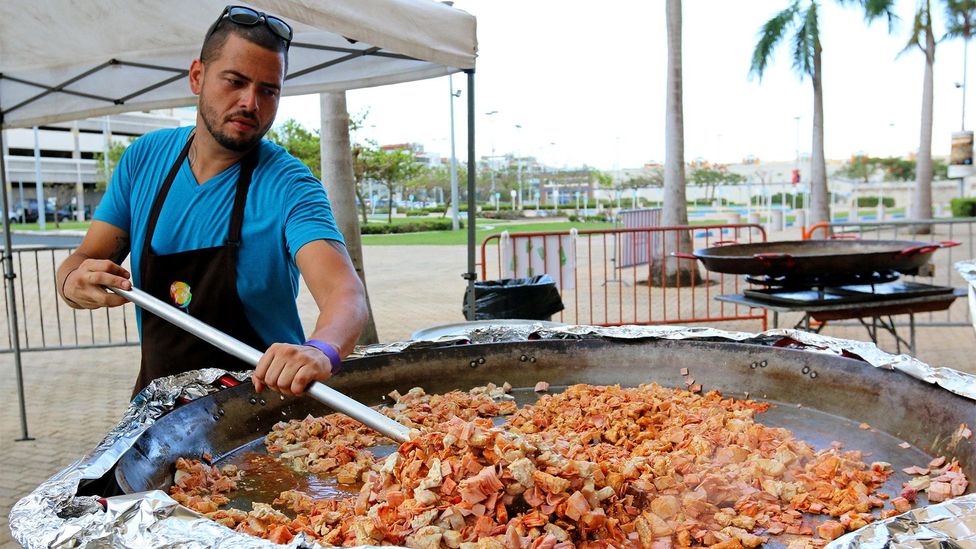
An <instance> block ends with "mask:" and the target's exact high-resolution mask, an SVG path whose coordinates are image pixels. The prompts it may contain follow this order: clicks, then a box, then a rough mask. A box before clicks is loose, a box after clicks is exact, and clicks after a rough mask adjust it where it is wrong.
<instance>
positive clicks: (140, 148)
mask: <svg viewBox="0 0 976 549" xmlns="http://www.w3.org/2000/svg"><path fill="white" fill-rule="evenodd" d="M191 131H193V128H192V127H183V128H176V129H166V130H159V131H155V132H152V133H149V134H146V135H144V136H143V137H141V138H139V139H138V140H136V141H135V142H134V143H132V144H131V145H130V146H129V147H128V148H127V149H126V151H125V153H124V154H123V155H122V158H121V159H120V160H119V164H118V166H117V167H116V169H115V173H114V174H113V175H112V182H111V184H110V185H109V186H108V190H107V191H106V193H105V197H104V198H103V199H102V202H101V204H99V206H98V209H97V210H96V211H95V219H97V220H99V221H104V222H106V223H110V224H112V225H114V226H116V227H118V228H120V229H122V230H124V231H127V232H128V233H129V241H130V244H131V258H132V277H133V283H134V284H135V286H136V287H137V288H141V287H142V285H141V280H140V278H141V276H140V272H139V269H140V267H141V265H140V263H141V255H142V245H143V242H144V241H145V237H146V229H147V225H148V223H149V212H150V210H151V209H152V203H153V200H155V198H156V194H157V193H158V192H159V189H160V187H162V185H163V181H164V180H165V179H166V175H167V174H168V173H169V170H170V167H171V166H172V165H173V162H175V161H176V157H177V155H179V152H180V150H182V148H183V146H184V145H185V144H186V140H187V138H188V137H189V135H190V132H191ZM239 173H240V163H239V162H238V163H235V164H234V165H232V166H230V167H229V168H227V169H226V170H224V171H223V172H221V173H220V174H218V175H216V176H214V177H213V178H212V179H211V180H209V181H207V182H205V183H203V184H202V185H201V184H198V183H197V180H196V178H195V177H194V175H193V172H192V171H191V169H190V164H189V162H188V161H186V160H184V161H183V164H182V165H181V166H180V170H179V172H178V173H177V175H176V178H175V179H174V180H173V185H172V186H171V187H170V190H169V193H168V194H167V196H166V202H165V203H164V204H163V209H162V211H161V212H160V214H159V221H158V222H157V223H156V230H155V233H154V234H153V240H152V251H153V252H154V253H156V254H159V255H165V254H172V253H176V252H184V251H189V250H197V249H201V248H209V247H213V246H219V245H222V244H223V242H224V240H225V239H226V238H227V232H228V228H229V225H230V214H231V210H232V209H233V205H234V193H235V190H236V188H237V176H238V174H239ZM313 240H336V241H339V242H343V239H342V234H340V233H339V230H338V228H337V227H336V224H335V219H334V218H333V217H332V209H331V208H330V207H329V200H328V198H327V197H326V194H325V189H324V188H323V186H322V184H321V183H320V182H319V180H318V179H316V178H315V177H314V176H313V175H312V173H311V172H310V171H309V169H308V168H307V167H306V166H305V165H304V164H302V163H301V162H300V161H299V160H298V159H296V158H294V157H293V156H291V155H290V154H288V153H287V152H286V151H285V150H284V149H283V148H281V147H279V146H278V145H275V144H274V143H271V142H270V141H267V140H262V141H261V144H260V150H259V153H258V165H257V167H256V168H255V170H254V174H253V176H252V180H251V186H250V189H249V191H248V196H247V204H246V206H245V209H244V226H243V229H242V234H241V248H240V252H239V255H238V258H237V293H238V295H239V296H240V298H241V301H242V302H243V303H244V311H245V314H246V315H247V319H248V320H249V321H250V322H251V326H253V327H254V329H255V331H256V332H257V334H258V335H259V336H260V337H261V339H263V340H264V342H265V343H266V344H268V345H270V344H271V343H276V342H282V343H300V342H302V341H303V340H304V337H303V333H302V324H301V320H300V319H299V317H298V307H297V305H296V303H295V299H296V297H297V296H298V279H299V272H298V265H297V264H296V263H295V254H297V253H298V250H300V249H301V247H302V246H304V245H305V244H307V243H309V242H311V241H313ZM139 324H140V333H141V326H142V321H141V316H140V317H139ZM260 350H261V351H263V350H264V349H260Z"/></svg>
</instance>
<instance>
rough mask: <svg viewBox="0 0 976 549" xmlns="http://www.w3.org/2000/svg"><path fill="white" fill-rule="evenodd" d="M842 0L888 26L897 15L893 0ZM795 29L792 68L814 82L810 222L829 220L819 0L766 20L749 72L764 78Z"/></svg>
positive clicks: (794, 5)
mask: <svg viewBox="0 0 976 549" xmlns="http://www.w3.org/2000/svg"><path fill="white" fill-rule="evenodd" d="M841 3H842V4H843V3H857V4H859V5H860V6H861V7H862V8H864V14H865V19H867V20H868V21H871V20H873V19H874V18H876V17H880V16H882V15H886V16H887V17H888V23H889V26H890V25H891V22H892V21H893V18H894V16H893V15H892V11H891V3H892V0H856V2H855V0H841ZM789 32H792V33H793V35H792V38H791V42H792V45H793V48H792V52H791V53H792V57H793V68H794V69H796V71H797V72H799V73H800V77H801V78H802V77H804V76H809V77H810V80H811V82H812V83H813V145H812V147H811V151H812V154H811V158H810V163H811V165H810V174H811V175H810V179H811V180H810V209H811V212H810V222H811V223H820V222H824V221H830V203H829V195H828V193H827V163H826V160H825V159H824V112H823V80H822V72H821V63H820V55H821V52H822V51H823V48H822V46H821V43H820V3H819V2H817V0H807V1H806V2H804V3H801V0H793V1H792V2H791V3H790V5H789V6H788V7H787V8H786V9H785V10H783V11H781V12H779V13H777V14H776V15H774V16H773V18H772V19H770V20H769V21H766V23H765V24H764V25H763V26H762V29H761V30H760V31H759V33H760V36H759V42H758V43H757V44H756V49H755V50H754V51H753V53H752V65H751V66H750V68H749V74H750V76H751V75H756V76H758V77H759V78H762V75H763V72H765V70H766V67H767V66H768V65H769V62H770V61H771V58H772V55H773V50H774V49H775V48H776V46H777V44H779V42H780V41H781V40H782V39H783V37H784V36H785V35H786V34H787V33H789Z"/></svg>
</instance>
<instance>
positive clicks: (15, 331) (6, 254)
mask: <svg viewBox="0 0 976 549" xmlns="http://www.w3.org/2000/svg"><path fill="white" fill-rule="evenodd" d="M2 150H3V130H0V151H2ZM0 183H2V188H3V193H2V194H3V278H4V280H5V282H6V284H4V286H6V289H7V302H8V303H10V309H9V313H8V315H7V326H8V329H9V330H10V344H11V345H12V346H13V351H14V370H15V372H16V373H17V397H18V399H20V438H18V439H17V440H18V441H22V440H34V439H32V438H31V437H30V435H28V434H27V404H26V400H25V398H24V371H23V368H22V367H21V360H20V358H21V357H20V329H19V327H20V324H19V323H18V322H17V301H16V299H17V294H16V292H15V291H14V279H15V278H17V274H16V273H14V252H13V247H12V245H11V241H10V216H9V215H8V213H7V212H9V211H10V197H9V196H7V159H6V158H4V154H3V153H2V152H0ZM38 204H40V206H39V207H38V210H39V211H43V209H42V208H44V205H43V204H41V203H40V202H38ZM42 215H43V214H42Z"/></svg>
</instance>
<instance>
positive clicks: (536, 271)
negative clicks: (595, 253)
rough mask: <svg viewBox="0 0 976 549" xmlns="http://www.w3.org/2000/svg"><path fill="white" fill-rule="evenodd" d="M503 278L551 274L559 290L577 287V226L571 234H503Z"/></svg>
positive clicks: (501, 243) (500, 243)
mask: <svg viewBox="0 0 976 549" xmlns="http://www.w3.org/2000/svg"><path fill="white" fill-rule="evenodd" d="M499 246H501V249H502V250H501V251H502V278H527V277H532V276H536V275H541V274H548V275H549V276H551V277H552V278H553V280H555V281H556V287H557V288H559V289H560V290H563V289H566V288H575V287H576V277H575V275H574V272H575V271H576V229H572V230H570V234H568V235H547V236H517V237H514V238H513V237H512V236H510V235H509V234H508V231H505V232H503V233H502V237H501V241H500V242H499Z"/></svg>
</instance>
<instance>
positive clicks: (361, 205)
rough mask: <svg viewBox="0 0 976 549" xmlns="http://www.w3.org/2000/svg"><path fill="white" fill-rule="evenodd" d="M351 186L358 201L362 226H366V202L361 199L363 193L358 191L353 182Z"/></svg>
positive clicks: (367, 218) (367, 222)
mask: <svg viewBox="0 0 976 549" xmlns="http://www.w3.org/2000/svg"><path fill="white" fill-rule="evenodd" d="M353 186H354V187H355V189H356V198H358V199H359V213H361V214H362V216H363V225H368V224H369V217H368V216H367V214H366V200H365V199H364V198H363V191H361V190H360V189H359V185H356V182H355V181H353Z"/></svg>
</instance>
